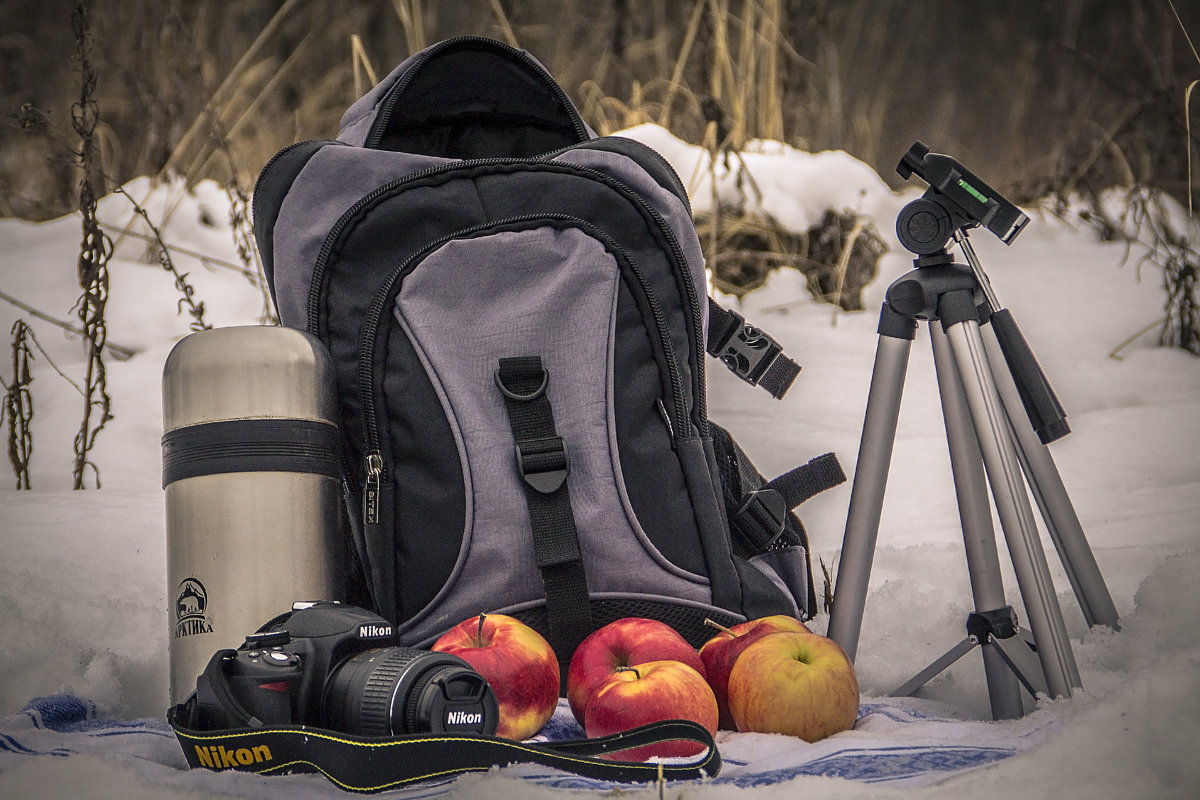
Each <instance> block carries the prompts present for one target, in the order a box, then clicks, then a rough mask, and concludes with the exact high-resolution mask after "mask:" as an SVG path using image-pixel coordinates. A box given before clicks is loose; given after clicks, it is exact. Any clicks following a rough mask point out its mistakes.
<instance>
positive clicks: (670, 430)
mask: <svg viewBox="0 0 1200 800" xmlns="http://www.w3.org/2000/svg"><path fill="white" fill-rule="evenodd" d="M654 404H655V406H656V407H657V408H658V415H659V416H660V417H662V421H663V424H664V425H666V426H667V436H668V437H670V439H671V449H672V450H674V449H675V426H674V425H672V424H671V415H670V414H668V413H667V406H666V404H665V403H664V402H663V399H662V398H661V397H659V398H657V399H656V400H655V401H654Z"/></svg>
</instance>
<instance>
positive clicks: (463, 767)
mask: <svg viewBox="0 0 1200 800" xmlns="http://www.w3.org/2000/svg"><path fill="white" fill-rule="evenodd" d="M189 717H190V713H189V711H188V710H187V708H186V707H185V705H177V706H174V707H173V708H171V710H170V711H168V712H167V721H168V722H169V723H170V724H171V728H172V729H173V730H174V731H175V736H176V738H178V740H179V744H180V745H181V746H182V748H183V754H184V756H185V757H186V758H187V762H188V764H189V766H191V767H192V768H193V769H197V768H201V767H203V768H205V769H211V770H217V771H220V770H237V771H240V772H252V773H257V774H260V775H281V774H289V773H296V772H320V773H322V774H324V775H325V777H326V778H328V779H329V780H330V781H332V782H333V783H334V784H336V785H337V786H338V787H340V788H342V789H345V790H346V791H351V792H363V793H372V792H381V791H385V790H388V789H399V788H402V787H404V786H408V785H410V784H413V783H416V782H418V781H424V780H431V779H437V778H450V777H453V776H455V775H459V774H462V773H467V772H486V771H487V770H489V769H491V768H492V767H497V766H506V765H509V764H516V763H522V762H524V763H533V764H538V765H540V766H545V767H552V768H554V769H560V770H563V771H566V772H570V773H572V774H575V775H581V776H583V777H587V778H594V779H596V780H604V781H612V782H617V783H651V782H654V781H657V780H659V779H660V777H661V778H662V779H664V780H698V779H701V778H708V777H713V776H715V775H717V774H718V773H719V772H720V770H721V756H720V753H719V752H718V751H717V746H716V743H715V742H714V741H713V738H712V735H711V734H710V733H709V732H708V731H707V730H705V728H704V727H703V726H701V725H698V724H696V723H694V722H689V721H687V720H667V721H664V722H657V723H653V724H651V725H645V726H642V727H640V728H634V729H632V730H629V731H625V732H623V733H619V734H614V735H612V736H605V737H601V738H595V739H574V740H570V741H561V742H539V743H527V742H516V741H512V740H509V739H501V738H498V737H494V736H483V735H478V734H444V733H427V734H410V735H407V736H398V737H394V738H383V737H366V736H354V735H352V734H346V733H339V732H335V731H329V730H323V729H321V728H313V727H309V726H306V725H282V726H277V727H262V728H244V729H236V730H217V731H198V730H192V729H190V728H189V727H185V724H184V720H187V719H188V718H189ZM668 741H689V742H696V743H697V744H700V745H703V746H704V748H705V750H704V752H702V753H701V754H700V755H698V756H696V757H695V758H694V759H693V760H690V761H687V762H684V763H662V764H659V763H643V762H638V761H615V760H609V759H608V758H603V756H607V755H612V754H619V753H620V752H622V751H625V750H629V749H631V748H634V747H642V746H645V745H649V744H656V743H660V742H668Z"/></svg>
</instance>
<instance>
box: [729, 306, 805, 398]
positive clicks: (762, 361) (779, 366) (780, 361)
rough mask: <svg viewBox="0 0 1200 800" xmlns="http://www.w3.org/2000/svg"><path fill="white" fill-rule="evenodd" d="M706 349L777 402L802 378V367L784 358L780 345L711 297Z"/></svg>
mask: <svg viewBox="0 0 1200 800" xmlns="http://www.w3.org/2000/svg"><path fill="white" fill-rule="evenodd" d="M706 349H707V350H708V354H709V355H711V356H714V357H716V358H719V359H720V360H721V361H722V362H723V363H724V364H725V366H727V367H729V369H730V370H732V371H733V373H734V374H735V375H737V376H738V377H739V378H741V379H742V380H744V381H746V383H749V384H750V385H751V386H761V387H763V388H764V389H766V390H767V391H768V392H770V393H771V396H773V397H775V398H776V399H779V398H782V397H783V396H784V395H785V394H787V390H788V389H790V388H791V386H792V382H793V381H795V380H796V376H797V375H799V374H800V365H799V364H797V363H796V362H795V361H793V360H792V359H790V358H788V357H787V356H785V355H784V354H783V348H782V347H781V346H780V345H779V342H777V341H775V340H774V339H773V338H771V337H770V336H769V335H767V334H766V333H765V332H764V331H762V330H760V329H758V328H756V327H754V326H753V325H750V324H748V323H747V322H746V318H745V317H743V316H742V315H741V314H739V313H737V312H736V311H730V310H728V309H726V308H722V307H721V305H720V304H718V303H717V301H715V300H713V299H712V298H711V297H710V298H709V300H708V342H707V348H706Z"/></svg>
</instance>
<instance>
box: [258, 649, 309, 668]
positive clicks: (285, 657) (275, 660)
mask: <svg viewBox="0 0 1200 800" xmlns="http://www.w3.org/2000/svg"><path fill="white" fill-rule="evenodd" d="M263 657H264V660H265V661H266V662H267V663H268V664H272V665H274V666H276V667H290V666H293V665H295V664H299V663H300V659H299V657H298V656H294V655H292V654H291V653H284V652H281V651H279V650H272V651H271V652H270V653H263Z"/></svg>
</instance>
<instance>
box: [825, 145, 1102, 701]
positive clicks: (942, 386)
mask: <svg viewBox="0 0 1200 800" xmlns="http://www.w3.org/2000/svg"><path fill="white" fill-rule="evenodd" d="M900 172H901V174H902V175H904V177H908V174H911V172H917V173H918V174H919V175H920V176H921V177H923V178H926V179H927V180H928V181H929V183H930V189H929V191H928V192H927V193H926V195H925V197H923V198H922V199H921V200H918V201H914V203H911V204H910V205H909V206H907V207H906V208H905V209H904V210H903V211H902V212H901V214H900V218H899V220H898V222H897V231H898V233H899V234H900V238H901V242H902V243H903V244H904V245H905V247H906V248H908V249H910V250H912V251H913V252H915V253H918V254H920V255H919V257H918V258H917V259H916V260H915V262H914V264H915V266H916V269H914V270H913V271H912V272H909V273H908V274H906V275H904V276H902V277H901V278H900V279H899V280H897V281H896V282H894V283H893V284H892V285H891V286H890V287H889V288H888V291H887V297H886V300H885V302H884V304H883V310H882V312H881V314H880V322H879V344H878V349H877V351H876V355H875V365H874V369H873V372H872V378H871V388H870V391H869V394H868V398H867V409H866V418H865V420H864V424H863V434H862V440H861V442H860V445H859V453H858V463H857V468H856V470H855V476H854V483H853V488H852V489H851V496H850V508H849V513H848V516H847V520H846V533H845V539H844V543H843V547H842V554H841V563H840V566H839V568H838V575H837V584H836V594H835V596H834V604H833V609H832V611H831V613H830V621H829V636H830V637H831V638H832V639H834V640H835V641H836V642H837V643H838V644H839V645H841V646H842V648H843V649H844V650H845V651H846V653H847V655H849V656H850V658H851V659H853V658H854V657H855V654H856V652H857V649H858V639H859V634H860V629H861V625H862V615H863V610H864V606H865V600H866V592H867V583H868V580H869V578H870V571H871V562H872V559H873V556H874V550H875V544H876V540H877V538H878V534H879V522H880V516H881V512H882V507H883V496H884V490H885V488H886V484H887V475H888V469H889V465H890V461H891V455H892V447H893V445H894V442H895V436H896V426H897V420H898V418H899V410H900V396H901V393H902V391H903V386H904V380H905V374H906V372H907V364H908V358H909V352H910V350H911V345H912V341H913V339H914V337H915V335H916V331H917V328H918V323H919V321H921V320H924V321H926V322H927V323H928V329H929V331H930V338H931V340H932V343H933V352H934V366H935V371H936V374H937V380H938V388H939V393H940V398H941V403H942V413H943V417H944V420H945V425H946V436H947V442H948V444H949V449H950V462H951V470H952V473H953V476H954V487H955V493H956V496H957V499H958V506H959V517H960V520H961V523H962V530H963V541H964V546H965V549H966V556H967V570H968V574H969V577H970V583H971V591H972V600H973V603H974V607H975V611H974V612H973V613H971V614H970V615H969V616H968V619H967V636H966V638H965V639H963V640H962V641H961V642H959V643H958V644H957V645H955V646H954V647H952V648H951V649H950V650H949V651H947V652H946V653H945V654H944V655H942V656H941V657H940V658H938V659H937V660H936V661H934V662H933V663H932V664H931V665H930V666H929V667H927V668H926V669H924V670H922V671H921V672H920V673H918V674H917V675H916V676H914V677H913V678H912V679H911V680H909V681H908V682H906V683H905V684H904V685H903V686H901V687H899V688H898V689H897V690H896V691H895V692H893V694H895V695H906V694H911V693H913V692H915V691H916V690H917V689H919V688H920V687H921V686H923V685H924V684H925V683H926V682H928V681H929V680H930V679H931V678H933V677H934V676H935V675H937V674H938V673H940V672H941V671H943V670H945V669H946V668H948V667H949V666H950V665H951V664H953V663H954V662H956V661H957V660H958V659H960V658H962V657H963V656H964V655H966V654H967V653H968V652H970V651H971V650H973V649H974V648H975V647H979V648H980V650H981V652H982V656H983V662H984V671H985V677H986V680H987V684H988V694H989V700H990V703H991V708H992V716H993V717H994V718H995V719H1011V718H1015V717H1019V716H1021V715H1022V714H1023V713H1024V709H1023V704H1022V700H1021V694H1020V689H1021V687H1022V686H1023V687H1024V688H1025V689H1026V690H1028V691H1029V693H1030V694H1032V695H1036V694H1038V693H1048V694H1049V695H1051V696H1062V697H1070V696H1071V690H1072V688H1076V687H1079V686H1080V685H1081V682H1080V678H1079V670H1078V667H1077V666H1076V664H1075V657H1074V654H1073V652H1072V650H1071V645H1070V641H1069V639H1068V636H1067V633H1066V626H1065V624H1064V622H1063V618H1062V610H1061V608H1060V607H1059V604H1058V598H1057V595H1056V594H1055V592H1054V585H1053V582H1052V580H1051V577H1050V571H1049V567H1048V566H1047V564H1046V557H1045V552H1044V550H1043V548H1042V544H1041V539H1040V537H1039V534H1038V529H1037V525H1036V523H1035V521H1034V518H1033V511H1032V507H1031V506H1030V502H1029V495H1028V493H1027V492H1026V483H1028V486H1029V487H1030V489H1032V491H1033V494H1034V497H1035V499H1036V501H1037V504H1038V507H1039V509H1040V511H1041V515H1042V517H1043V520H1044V522H1045V523H1046V527H1047V531H1048V533H1049V535H1050V537H1051V539H1052V541H1053V542H1054V545H1055V548H1056V549H1057V551H1058V554H1059V557H1060V559H1061V560H1062V562H1063V565H1064V567H1065V569H1066V572H1067V575H1068V578H1069V580H1070V581H1071V584H1072V587H1073V589H1074V591H1075V594H1076V596H1077V598H1078V599H1079V603H1080V607H1081V609H1082V610H1083V613H1084V616H1085V619H1086V621H1087V622H1088V624H1089V625H1095V624H1104V625H1108V626H1109V627H1113V628H1115V627H1116V626H1117V613H1116V608H1115V606H1114V605H1113V602H1112V598H1111V597H1110V596H1109V593H1108V589H1107V587H1106V586H1105V583H1104V579H1103V577H1102V576H1101V575H1100V571H1099V568H1098V567H1097V565H1096V561H1095V558H1094V556H1093V554H1092V552H1091V549H1090V547H1089V546H1088V543H1087V540H1086V538H1085V536H1084V534H1083V529H1082V526H1081V525H1080V523H1079V519H1078V516H1077V515H1076V514H1075V510H1074V508H1073V507H1072V505H1071V501H1070V498H1069V497H1068V496H1067V493H1066V489H1065V488H1064V486H1063V484H1062V480H1061V478H1060V476H1059V474H1058V471H1057V469H1056V468H1055V466H1054V462H1053V460H1052V458H1051V457H1050V453H1049V451H1048V450H1047V448H1046V446H1045V445H1046V444H1048V443H1049V442H1051V441H1054V440H1055V439H1058V438H1061V437H1062V436H1064V435H1066V434H1067V433H1069V432H1070V429H1069V427H1068V426H1067V424H1066V416H1065V414H1064V413H1063V412H1062V407H1061V406H1060V405H1059V403H1058V399H1057V397H1055V396H1054V392H1053V389H1052V388H1051V387H1050V385H1049V383H1048V382H1047V381H1046V379H1045V376H1044V374H1043V373H1042V371H1041V368H1040V367H1039V366H1038V364H1037V360H1036V358H1035V357H1034V356H1033V353H1032V351H1031V350H1030V349H1029V347H1028V345H1027V344H1026V343H1025V340H1024V338H1023V337H1022V336H1021V334H1020V330H1019V328H1017V326H1016V322H1015V321H1014V320H1013V318H1012V315H1011V313H1010V312H1009V311H1008V310H1007V309H1003V308H1002V307H1001V306H1000V304H999V301H998V300H997V299H996V297H995V294H994V292H993V291H992V289H991V286H990V284H989V282H988V281H987V277H986V275H985V274H984V273H983V269H982V266H981V265H980V263H979V260H978V258H977V257H976V255H975V252H974V249H973V248H972V247H971V245H970V242H969V240H968V239H967V235H966V228H968V227H972V226H974V225H976V224H979V222H980V221H983V222H984V224H986V225H987V226H988V227H989V229H992V230H993V231H994V232H998V233H1001V235H1002V238H1003V239H1004V241H1005V242H1006V243H1011V241H1012V239H1013V238H1015V236H1016V234H1017V233H1019V231H1020V229H1021V228H1022V227H1023V226H1024V224H1025V223H1026V222H1027V221H1028V218H1027V217H1025V215H1024V214H1022V213H1021V212H1020V211H1018V210H1016V208H1015V207H1014V206H1011V204H1009V203H1008V202H1007V201H1005V200H1004V199H1003V198H1001V197H1000V196H999V195H998V194H996V193H995V192H994V191H993V190H991V189H990V187H987V186H986V184H983V183H982V181H979V180H978V178H976V177H975V176H974V175H971V173H969V172H967V171H966V169H965V168H963V167H962V165H960V164H958V163H957V162H955V161H954V160H953V159H950V158H948V157H946V156H939V155H937V154H929V151H928V148H926V147H924V145H921V144H920V143H919V142H918V143H917V144H916V145H914V146H913V149H912V150H910V151H909V153H908V154H907V155H906V156H905V160H904V161H902V162H901V166H900ZM942 173H948V175H947V174H942ZM927 175H928V176H930V177H927ZM964 186H965V187H966V188H965V190H964V191H965V194H957V195H956V194H953V193H951V192H948V191H947V189H948V188H952V187H957V188H956V191H957V190H958V189H962V187H964ZM964 197H969V198H970V199H972V200H977V201H980V202H979V204H978V205H979V207H978V208H976V207H974V206H972V205H970V204H968V203H965V202H962V200H963V198H964ZM951 236H953V238H954V239H955V240H956V241H957V242H958V244H959V246H960V248H961V249H962V251H963V253H964V254H965V255H966V257H967V260H968V262H969V264H970V267H966V266H963V265H961V264H956V263H954V260H953V258H952V257H951V256H950V255H949V254H948V253H947V252H946V249H945V245H946V243H947V242H948V240H949V238H950V237H951ZM983 325H986V327H987V329H988V332H989V333H990V334H991V335H990V336H988V337H985V336H984V335H983V330H982V329H981V326H983ZM1001 360H1003V362H1005V363H1006V365H1007V367H1008V369H1007V370H1003V369H999V370H998V369H996V365H997V364H999V363H1000V362H1001ZM985 470H986V476H985ZM989 483H990V486H991V498H992V500H993V501H994V503H995V507H996V512H997V515H998V516H999V518H1000V524H1001V528H1002V530H1003V532H1004V536H1005V540H1006V543H1007V549H1008V552H1009V555H1010V558H1011V560H1012V564H1013V568H1014V571H1015V573H1016V576H1017V583H1018V585H1019V589H1020V593H1021V598H1022V601H1023V604H1024V606H1025V613H1026V615H1027V616H1028V618H1029V625H1030V628H1031V629H1032V636H1030V635H1029V632H1026V631H1023V630H1021V629H1020V627H1019V626H1018V624H1017V619H1016V614H1015V612H1014V611H1013V609H1012V607H1011V606H1009V605H1007V604H1006V603H1005V596H1004V586H1003V583H1002V580H1001V575H1000V561H999V554H998V551H997V547H996V541H995V532H994V529H993V526H992V515H991V507H990V505H989V502H988V484H989Z"/></svg>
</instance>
